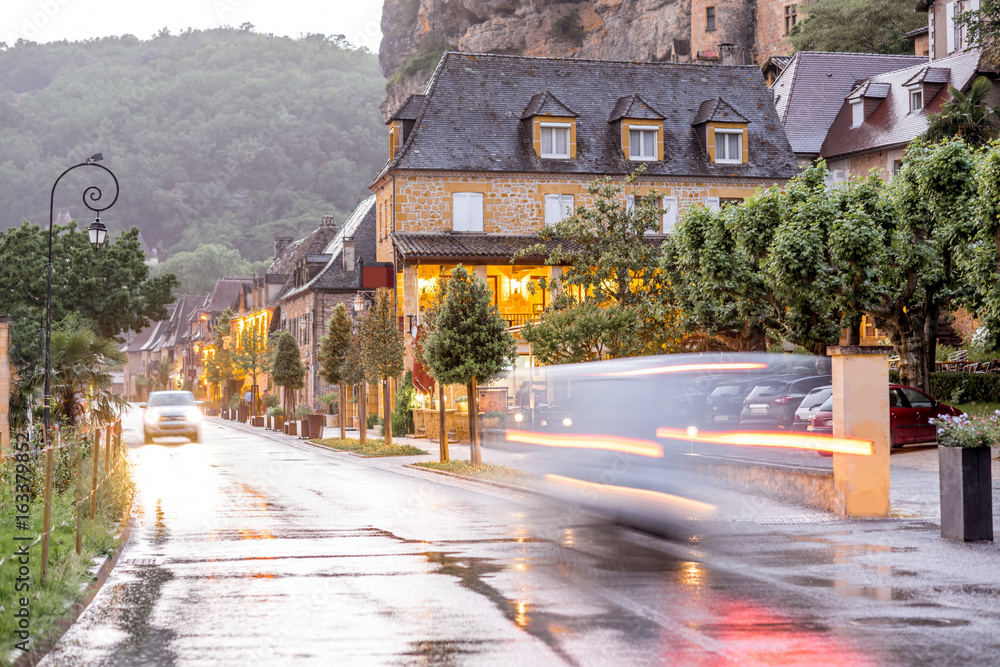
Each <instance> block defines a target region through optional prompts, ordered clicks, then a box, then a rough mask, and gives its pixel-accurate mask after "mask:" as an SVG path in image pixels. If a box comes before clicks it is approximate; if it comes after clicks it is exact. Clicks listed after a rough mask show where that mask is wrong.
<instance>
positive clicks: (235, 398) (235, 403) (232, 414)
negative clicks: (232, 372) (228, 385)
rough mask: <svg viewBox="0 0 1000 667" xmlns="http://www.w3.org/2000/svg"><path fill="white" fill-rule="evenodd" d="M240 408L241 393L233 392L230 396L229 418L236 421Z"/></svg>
mask: <svg viewBox="0 0 1000 667" xmlns="http://www.w3.org/2000/svg"><path fill="white" fill-rule="evenodd" d="M239 409H240V395H239V394H233V395H232V396H230V397H229V420H230V421H234V420H235V419H236V417H237V413H238V412H239Z"/></svg>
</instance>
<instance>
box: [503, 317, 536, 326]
mask: <svg viewBox="0 0 1000 667" xmlns="http://www.w3.org/2000/svg"><path fill="white" fill-rule="evenodd" d="M500 317H502V318H504V319H505V320H507V327H508V328H510V327H519V326H522V325H524V324H527V323H528V322H537V321H538V315H528V314H525V315H505V314H504V313H500Z"/></svg>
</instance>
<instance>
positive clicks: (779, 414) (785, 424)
mask: <svg viewBox="0 0 1000 667" xmlns="http://www.w3.org/2000/svg"><path fill="white" fill-rule="evenodd" d="M828 384H830V376H829V375H812V376H808V377H802V376H792V377H789V376H783V377H776V378H771V379H768V380H762V381H759V382H757V383H756V384H755V385H754V387H753V389H751V390H750V393H749V394H747V397H746V398H745V399H744V400H743V409H742V410H741V412H740V428H752V429H789V428H791V427H792V424H793V423H794V421H795V411H796V410H797V409H798V407H799V403H801V402H802V399H803V398H805V397H806V394H808V393H809V392H810V391H812V390H813V389H815V388H816V387H822V386H824V385H828Z"/></svg>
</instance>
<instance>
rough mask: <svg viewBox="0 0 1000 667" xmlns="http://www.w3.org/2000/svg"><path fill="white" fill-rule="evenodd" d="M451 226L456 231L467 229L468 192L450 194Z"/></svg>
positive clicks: (465, 230)
mask: <svg viewBox="0 0 1000 667" xmlns="http://www.w3.org/2000/svg"><path fill="white" fill-rule="evenodd" d="M451 208H452V214H451V218H452V222H451V228H452V230H453V231H456V232H467V231H469V193H468V192H456V193H455V194H453V195H452V207H451Z"/></svg>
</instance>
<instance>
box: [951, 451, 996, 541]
mask: <svg viewBox="0 0 1000 667" xmlns="http://www.w3.org/2000/svg"><path fill="white" fill-rule="evenodd" d="M992 452H993V450H992V448H990V447H975V448H965V447H938V465H939V473H940V479H941V537H945V538H947V539H949V540H959V541H962V542H974V541H979V540H989V541H992V540H993V480H992V479H991V475H990V454H991V453H992Z"/></svg>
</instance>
